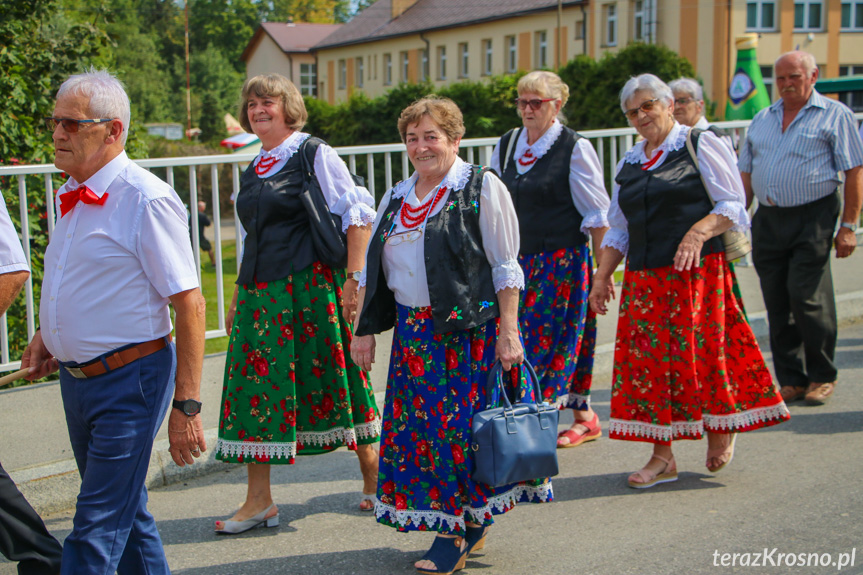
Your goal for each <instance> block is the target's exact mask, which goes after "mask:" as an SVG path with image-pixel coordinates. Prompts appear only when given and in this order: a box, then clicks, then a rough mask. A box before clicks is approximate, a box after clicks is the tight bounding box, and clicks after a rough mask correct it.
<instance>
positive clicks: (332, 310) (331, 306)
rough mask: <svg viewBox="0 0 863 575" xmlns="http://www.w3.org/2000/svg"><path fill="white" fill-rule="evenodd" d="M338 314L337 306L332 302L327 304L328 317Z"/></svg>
mask: <svg viewBox="0 0 863 575" xmlns="http://www.w3.org/2000/svg"><path fill="white" fill-rule="evenodd" d="M335 313H336V304H334V303H333V302H330V303H328V304H327V315H333V314H335Z"/></svg>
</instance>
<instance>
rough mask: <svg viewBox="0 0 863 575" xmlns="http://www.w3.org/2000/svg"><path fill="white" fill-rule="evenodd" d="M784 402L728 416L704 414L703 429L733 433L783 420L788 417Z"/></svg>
mask: <svg viewBox="0 0 863 575" xmlns="http://www.w3.org/2000/svg"><path fill="white" fill-rule="evenodd" d="M790 415H791V414H790V412H789V411H788V407H786V405H785V402H782V403H780V404H778V405H771V406H770V407H759V408H757V409H750V410H748V411H743V412H740V413H732V414H730V415H707V414H704V427H706V428H707V429H708V430H716V431H734V430H736V429H741V428H745V427H750V426H752V425H758V424H759V423H762V422H766V421H770V420H773V419H784V418H785V417H787V416H790Z"/></svg>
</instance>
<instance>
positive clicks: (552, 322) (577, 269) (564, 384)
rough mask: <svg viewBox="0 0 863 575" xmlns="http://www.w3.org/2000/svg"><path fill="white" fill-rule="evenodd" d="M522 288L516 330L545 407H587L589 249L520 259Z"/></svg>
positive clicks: (592, 332) (591, 322)
mask: <svg viewBox="0 0 863 575" xmlns="http://www.w3.org/2000/svg"><path fill="white" fill-rule="evenodd" d="M518 261H519V264H521V267H522V269H523V270H524V277H525V288H524V292H522V294H523V295H522V300H521V308H520V309H519V325H520V328H521V334H522V337H523V338H524V342H525V347H524V350H525V357H527V359H528V360H529V361H530V362H531V364H533V367H534V369H535V370H536V375H537V377H539V387H540V389H541V390H542V394H543V398H544V399H545V400H546V401H548V402H549V403H557V405H559V406H563V407H568V408H572V409H578V410H582V411H586V410H587V409H588V408H589V406H590V386H591V383H592V381H593V354H594V350H595V349H596V314H595V313H594V312H593V311H591V309H590V305H589V304H588V300H587V296H588V295H589V294H590V286H591V282H592V278H593V269H592V267H593V266H592V261H591V257H590V246H589V245H588V243H587V242H584V244H583V245H580V246H576V247H574V248H565V249H559V250H556V251H553V252H542V253H538V254H530V255H526V256H520V257H519V258H518Z"/></svg>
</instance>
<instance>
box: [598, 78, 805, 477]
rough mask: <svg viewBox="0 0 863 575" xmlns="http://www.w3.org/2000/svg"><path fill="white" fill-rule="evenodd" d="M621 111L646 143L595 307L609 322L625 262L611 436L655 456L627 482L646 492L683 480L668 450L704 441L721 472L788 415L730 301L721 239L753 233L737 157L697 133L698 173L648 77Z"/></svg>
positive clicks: (623, 166)
mask: <svg viewBox="0 0 863 575" xmlns="http://www.w3.org/2000/svg"><path fill="white" fill-rule="evenodd" d="M620 105H621V109H622V110H623V113H624V114H625V116H626V118H627V119H628V120H629V123H630V125H632V126H633V127H634V128H635V129H636V130H637V131H638V133H639V135H641V136H642V137H643V140H642V141H640V142H638V143H637V144H635V146H633V147H632V148H631V149H630V150H629V151H628V152H627V153H626V154H625V155H624V157H623V159H622V160H621V161H620V162H619V163H618V165H617V172H616V173H617V175H616V177H615V184H614V189H613V193H612V198H611V208H610V209H609V212H608V220H609V223H610V224H611V229H610V230H609V231H608V233H607V234H606V235H605V239H604V241H603V244H602V248H601V250H600V256H599V269H598V270H597V272H596V274H595V275H594V285H593V289H592V290H591V293H590V304H591V307H592V308H593V309H594V310H595V311H596V312H597V313H599V314H605V313H606V311H607V308H606V304H607V303H608V302H609V301H610V300H611V299H612V298H613V297H614V295H615V293H614V280H613V275H612V274H613V273H614V269H615V268H616V267H617V266H618V264H620V262H621V260H623V258H624V257H626V259H627V262H626V271H625V273H624V278H623V288H622V294H621V304H620V317H619V320H618V325H617V341H616V345H615V353H614V374H613V376H612V392H611V421H610V425H609V436H610V437H611V438H612V439H626V440H631V441H644V442H648V443H652V444H653V453H652V455H651V458H650V460H649V461H648V463H647V465H645V466H644V468H642V469H641V470H639V471H636V472H635V473H633V474H632V475H630V476H629V485H630V487H634V488H647V487H652V486H654V485H656V484H658V483H664V482H668V481H675V480H677V464H676V462H675V461H674V455H673V454H672V451H671V444H672V441H675V440H681V439H700V438H701V436H702V434H703V433H704V432H705V431H706V432H707V442H708V449H707V461H706V466H707V469H708V470H709V471H711V472H717V471H719V470H720V469H722V468H723V467H725V466H726V465H727V464H728V463H730V462H731V459H732V457H733V455H734V439H735V437H736V435H735V434H736V433H740V432H743V431H750V430H752V429H758V428H761V427H765V426H769V425H774V424H777V423H780V422H782V421H784V420H786V419H788V417H789V415H788V409H787V408H786V407H785V404H784V403H783V401H782V399H781V397H779V395H778V393H777V391H776V388H775V386H774V385H773V379H772V378H771V376H770V372H769V371H768V369H767V366H766V365H765V363H764V358H763V357H762V355H761V350H760V349H759V348H758V343H757V342H756V341H755V336H754V334H753V333H752V329H751V328H750V327H749V324H748V323H746V321H745V320H744V318H743V313H742V311H741V309H740V306H739V303H738V301H737V299H736V298H735V297H734V296H733V295H732V293H731V275H730V274H729V272H728V264H727V263H726V261H725V251H724V246H723V244H722V239H721V238H720V235H721V234H722V233H723V232H724V231H726V230H728V229H731V228H734V229H736V230H739V231H744V230H745V229H747V228H748V226H749V216H748V215H747V213H746V209H745V207H744V201H745V199H744V192H743V183H742V181H741V180H740V174H739V172H738V171H737V167H736V162H735V158H734V156H733V155H732V154H731V152H730V151H729V150H728V148H726V147H725V146H724V145H723V144H722V143H721V142H720V141H719V139H718V138H717V137H716V136H714V135H713V134H712V133H710V132H701V133H700V135H699V136H698V137H697V139H695V138H693V140H692V143H693V145H694V146H695V149H696V154H695V155H696V157H697V159H698V162H697V163H696V162H695V161H694V160H693V158H692V156H691V154H690V152H689V150H688V149H687V145H686V141H687V137H688V136H689V131H690V129H689V127H687V126H681V125H680V124H679V123H677V122H676V121H675V120H674V116H673V113H674V98H673V96H672V92H671V89H670V88H669V87H668V86H667V85H666V84H665V83H664V82H662V81H661V80H660V79H659V78H657V77H656V76H653V75H652V74H642V75H640V76H637V77H635V78H630V80H629V81H628V82H627V83H626V85H625V86H624V88H623V90H622V91H621V94H620ZM702 176H703V177H702ZM702 182H706V184H703V183H702ZM705 185H706V188H705ZM714 203H715V206H714V205H713V204H714Z"/></svg>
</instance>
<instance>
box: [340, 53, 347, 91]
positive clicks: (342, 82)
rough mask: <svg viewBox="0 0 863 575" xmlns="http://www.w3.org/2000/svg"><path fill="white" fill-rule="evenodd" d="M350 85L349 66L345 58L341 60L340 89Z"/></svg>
mask: <svg viewBox="0 0 863 575" xmlns="http://www.w3.org/2000/svg"><path fill="white" fill-rule="evenodd" d="M347 86H348V66H347V64H346V63H345V61H344V60H339V90H344V89H345V88H347Z"/></svg>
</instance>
